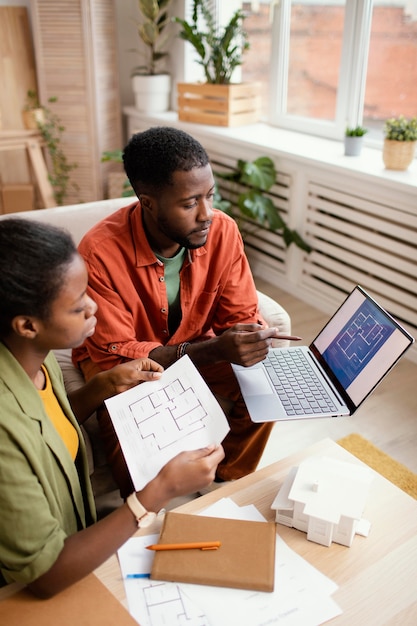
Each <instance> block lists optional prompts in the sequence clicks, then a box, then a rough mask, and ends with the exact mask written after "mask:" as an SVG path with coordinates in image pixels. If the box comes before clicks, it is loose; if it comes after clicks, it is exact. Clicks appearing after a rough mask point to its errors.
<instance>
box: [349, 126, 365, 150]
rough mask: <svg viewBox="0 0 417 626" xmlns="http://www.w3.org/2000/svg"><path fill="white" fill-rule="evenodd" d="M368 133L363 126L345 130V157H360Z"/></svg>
mask: <svg viewBox="0 0 417 626" xmlns="http://www.w3.org/2000/svg"><path fill="white" fill-rule="evenodd" d="M367 132H368V129H367V128H364V127H363V126H355V127H350V126H347V127H346V130H345V156H359V155H360V153H361V151H362V145H363V137H364V135H366V133H367Z"/></svg>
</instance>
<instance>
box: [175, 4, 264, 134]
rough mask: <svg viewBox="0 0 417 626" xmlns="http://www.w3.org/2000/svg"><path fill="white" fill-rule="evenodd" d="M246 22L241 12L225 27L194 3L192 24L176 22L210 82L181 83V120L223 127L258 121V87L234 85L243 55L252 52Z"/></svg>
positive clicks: (179, 87)
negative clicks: (233, 80) (234, 74)
mask: <svg viewBox="0 0 417 626" xmlns="http://www.w3.org/2000/svg"><path fill="white" fill-rule="evenodd" d="M244 19H245V14H244V13H243V11H241V10H240V9H238V10H237V11H235V12H234V13H233V15H232V17H231V18H230V20H229V22H228V24H226V25H225V26H224V27H221V26H220V25H219V24H218V23H217V21H216V20H215V19H214V17H213V14H212V12H211V10H210V8H209V6H208V3H207V2H205V1H204V0H194V3H193V10H192V19H191V21H189V22H187V21H186V20H184V19H181V18H179V17H175V18H174V21H175V22H176V23H177V24H179V25H180V26H181V30H180V32H179V34H178V36H179V37H180V38H181V39H183V40H184V41H187V42H189V43H190V44H191V45H192V46H193V48H194V50H195V51H196V53H197V57H198V58H197V63H198V64H199V65H201V67H202V68H203V71H204V77H205V80H206V82H205V83H178V85H177V89H178V117H179V119H180V120H184V121H189V122H199V123H203V124H217V125H221V126H234V125H238V124H248V123H253V122H256V121H258V119H259V114H260V101H259V87H258V85H257V84H256V83H252V84H237V83H232V82H231V81H232V77H233V72H234V70H235V69H236V68H237V67H238V66H239V65H241V64H242V55H243V54H244V52H245V51H246V50H248V48H249V41H248V35H247V33H246V31H245V30H244V28H243V22H244Z"/></svg>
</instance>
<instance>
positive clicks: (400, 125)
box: [382, 115, 417, 170]
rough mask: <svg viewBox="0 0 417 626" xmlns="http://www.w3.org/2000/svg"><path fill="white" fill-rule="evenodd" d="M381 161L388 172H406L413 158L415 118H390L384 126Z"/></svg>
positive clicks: (416, 126) (416, 123) (415, 129)
mask: <svg viewBox="0 0 417 626" xmlns="http://www.w3.org/2000/svg"><path fill="white" fill-rule="evenodd" d="M384 134H385V139H384V149H383V153H382V159H383V161H384V164H385V167H386V168H387V169H389V170H406V169H407V168H408V166H409V165H410V163H411V162H412V160H413V158H414V153H415V149H416V143H417V117H412V118H411V119H407V118H406V117H405V116H404V115H399V116H398V117H391V118H390V119H388V120H386V121H385V124H384Z"/></svg>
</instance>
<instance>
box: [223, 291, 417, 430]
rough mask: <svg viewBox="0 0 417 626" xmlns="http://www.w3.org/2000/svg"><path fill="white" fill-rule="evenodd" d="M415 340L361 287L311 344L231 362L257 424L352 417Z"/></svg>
mask: <svg viewBox="0 0 417 626" xmlns="http://www.w3.org/2000/svg"><path fill="white" fill-rule="evenodd" d="M413 342H414V338H413V337H412V336H411V335H410V334H409V333H408V332H407V331H406V330H405V329H404V328H402V326H401V325H400V324H399V323H398V322H397V321H396V320H395V319H394V318H393V317H392V316H391V315H390V314H389V313H387V312H386V311H385V310H384V309H383V308H382V307H381V306H380V305H379V304H377V302H375V300H374V299H373V298H372V297H371V296H370V295H369V294H368V293H366V291H365V290H364V289H362V287H360V286H359V285H358V286H356V287H355V288H354V289H353V291H352V292H351V293H350V294H349V295H348V297H347V298H346V300H345V301H344V302H343V304H342V305H341V306H340V307H339V308H338V309H337V311H336V313H335V314H334V315H333V316H332V317H331V318H330V320H329V321H328V322H327V324H326V325H325V326H324V328H323V329H322V330H321V331H320V332H319V334H318V335H317V337H316V338H315V339H314V341H313V342H312V343H311V344H310V345H309V346H291V347H289V348H271V349H270V350H269V353H268V356H267V358H266V359H265V360H264V361H261V362H260V363H257V364H256V365H253V366H251V367H243V366H240V365H235V364H232V367H233V370H234V373H235V375H236V378H237V380H238V382H239V386H240V389H241V392H242V396H243V399H244V400H245V403H246V406H247V408H248V412H249V415H250V417H251V419H252V421H253V422H257V423H260V422H275V421H280V420H293V419H306V418H317V417H339V416H344V415H352V414H353V413H355V411H356V410H357V409H358V407H359V406H360V405H361V404H362V402H363V401H364V400H365V398H367V397H368V396H369V394H370V393H371V392H372V391H373V390H374V389H375V387H376V386H377V385H378V384H379V383H380V382H381V380H382V379H383V378H384V376H385V375H386V374H387V373H388V372H389V370H390V369H391V368H392V367H393V366H394V365H395V363H396V362H397V361H398V360H399V358H400V357H401V356H402V355H403V354H404V353H405V351H406V350H408V348H409V347H410V346H411V345H412V344H413Z"/></svg>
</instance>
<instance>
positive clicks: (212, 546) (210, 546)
mask: <svg viewBox="0 0 417 626" xmlns="http://www.w3.org/2000/svg"><path fill="white" fill-rule="evenodd" d="M220 546H221V541H194V542H191V543H156V544H154V545H152V546H146V547H147V549H148V550H193V549H194V550H196V549H198V550H217V548H220Z"/></svg>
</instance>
